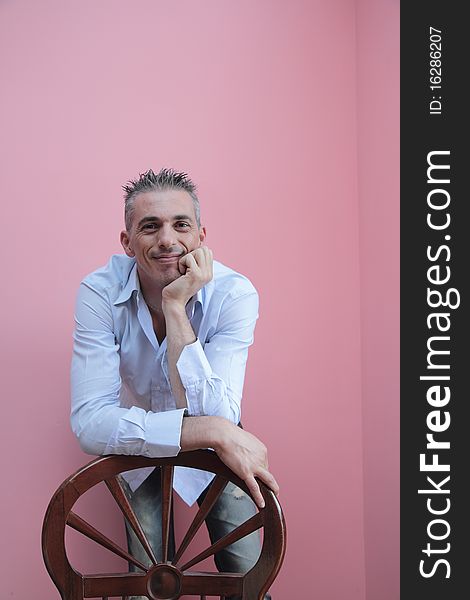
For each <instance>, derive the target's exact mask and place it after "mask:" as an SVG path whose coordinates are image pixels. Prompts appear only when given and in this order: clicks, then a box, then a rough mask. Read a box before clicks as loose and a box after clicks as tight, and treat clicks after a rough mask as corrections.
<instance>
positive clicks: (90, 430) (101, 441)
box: [71, 283, 184, 457]
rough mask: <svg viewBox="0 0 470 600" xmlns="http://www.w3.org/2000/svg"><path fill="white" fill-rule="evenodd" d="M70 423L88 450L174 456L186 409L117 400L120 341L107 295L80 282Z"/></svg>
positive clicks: (176, 452)
mask: <svg viewBox="0 0 470 600" xmlns="http://www.w3.org/2000/svg"><path fill="white" fill-rule="evenodd" d="M75 323H76V326H75V333H74V345H73V357H72V368H71V396H72V410H71V426H72V430H73V432H74V433H75V435H76V436H77V438H78V440H79V442H80V445H81V447H82V450H83V451H84V452H86V453H88V454H94V455H101V454H135V455H140V456H148V457H159V456H175V455H176V454H178V452H179V451H180V438H181V425H182V419H183V414H184V410H183V409H177V410H170V411H166V412H159V413H154V412H147V411H145V410H144V409H142V408H140V407H137V406H133V407H132V408H122V407H120V403H119V394H120V388H121V378H120V374H119V364H120V356H119V344H118V343H117V342H116V338H115V335H114V327H113V317H112V312H111V308H110V302H109V299H108V298H107V297H106V295H105V293H103V292H100V291H98V290H96V289H92V288H91V287H89V286H87V285H86V284H84V283H82V284H81V286H80V289H79V293H78V297H77V304H76V311H75Z"/></svg>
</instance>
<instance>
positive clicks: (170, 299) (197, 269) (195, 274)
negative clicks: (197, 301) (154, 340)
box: [162, 246, 213, 311]
mask: <svg viewBox="0 0 470 600" xmlns="http://www.w3.org/2000/svg"><path fill="white" fill-rule="evenodd" d="M178 268H179V271H180V273H181V274H182V275H181V277H178V279H175V281H172V282H171V283H169V284H168V285H167V286H165V287H164V288H163V291H162V307H163V310H164V311H165V305H166V306H168V304H171V305H175V304H176V305H179V306H182V307H184V306H186V304H187V302H188V301H189V300H190V299H191V298H192V296H194V294H196V293H197V292H198V291H199V290H200V289H201V288H202V287H204V286H205V285H206V283H209V281H211V279H212V277H213V258H212V250H210V249H209V248H207V246H201V247H200V248H196V250H193V251H192V252H188V254H185V255H184V256H182V257H181V258H180V261H179V263H178Z"/></svg>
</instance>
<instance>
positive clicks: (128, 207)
mask: <svg viewBox="0 0 470 600" xmlns="http://www.w3.org/2000/svg"><path fill="white" fill-rule="evenodd" d="M122 189H123V190H124V192H125V194H124V219H125V223H126V229H127V231H130V229H131V226H132V218H133V216H134V203H135V199H136V196H137V195H138V194H140V193H141V192H159V191H163V190H171V189H176V190H184V191H185V192H188V194H189V195H190V196H191V200H192V201H193V205H194V212H195V213H196V222H197V225H198V227H200V226H201V211H200V208H199V199H198V197H197V196H196V186H195V184H194V183H193V182H192V181H191V179H190V178H189V176H188V174H187V173H178V172H177V171H175V170H174V169H161V170H160V171H159V172H158V173H157V174H155V173H154V172H153V171H152V169H149V170H148V171H146V172H145V173H140V175H139V179H131V180H130V181H128V182H127V184H126V185H123V186H122Z"/></svg>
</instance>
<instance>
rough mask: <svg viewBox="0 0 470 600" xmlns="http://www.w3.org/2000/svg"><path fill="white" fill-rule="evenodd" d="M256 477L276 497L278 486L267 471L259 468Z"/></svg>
mask: <svg viewBox="0 0 470 600" xmlns="http://www.w3.org/2000/svg"><path fill="white" fill-rule="evenodd" d="M256 476H257V477H258V478H259V479H261V481H262V482H263V483H265V484H266V485H267V486H268V488H270V489H271V490H272V491H273V492H274V493H275V494H276V496H277V495H278V494H279V484H278V483H277V481H276V480H275V479H274V476H273V475H271V473H270V472H269V471H268V470H267V469H263V468H260V469H259V471H258V472H257V474H256Z"/></svg>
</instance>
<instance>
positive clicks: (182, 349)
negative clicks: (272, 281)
mask: <svg viewBox="0 0 470 600" xmlns="http://www.w3.org/2000/svg"><path fill="white" fill-rule="evenodd" d="M124 191H125V225H126V229H125V230H124V231H122V232H121V243H122V246H123V248H124V251H125V255H115V256H113V257H111V259H110V261H109V263H108V264H107V265H106V266H105V267H103V268H101V269H98V270H97V271H95V272H94V273H91V274H90V275H89V276H87V277H86V278H85V279H84V280H83V281H82V283H81V285H80V289H79V293H78V299H77V306H76V329H75V335H74V353H73V360H72V415H71V423H72V428H73V430H74V432H75V434H76V435H77V437H78V439H79V441H80V444H81V447H82V449H83V450H84V451H85V452H87V453H90V454H97V455H100V454H134V455H142V456H148V457H160V456H174V455H176V454H178V452H179V451H180V450H183V451H184V450H194V449H197V448H213V449H214V450H215V451H216V452H217V454H218V455H219V457H220V458H221V459H222V460H223V461H224V462H225V463H226V464H227V465H228V466H229V467H230V468H231V469H232V470H233V471H234V472H235V473H237V475H239V477H241V478H242V479H243V480H244V481H245V482H246V484H247V486H248V488H249V489H250V491H251V492H252V494H253V497H254V498H255V500H256V502H257V504H258V505H259V506H263V498H262V496H261V493H260V490H259V486H258V484H257V482H256V479H255V477H258V478H260V479H261V480H263V481H264V482H265V483H266V484H267V485H268V486H270V487H271V488H272V489H273V490H274V491H275V492H276V493H277V491H278V486H277V483H276V481H275V479H274V477H273V476H272V474H271V473H270V472H269V470H268V461H267V452H266V448H265V446H264V445H263V444H262V443H261V442H260V441H259V440H258V439H257V438H256V437H255V436H253V435H251V434H250V433H248V432H246V431H243V430H242V429H240V428H239V427H237V424H238V423H239V420H240V403H241V398H242V390H243V381H244V375H245V366H246V361H247V356H248V347H249V346H250V345H251V344H252V342H253V331H254V327H255V323H256V319H257V316H258V295H257V293H256V290H255V288H254V287H253V285H252V284H251V283H250V282H249V280H248V279H247V278H246V277H244V276H242V275H240V274H238V273H236V272H235V271H233V270H231V269H229V268H228V267H226V266H224V265H222V264H221V263H219V262H217V261H214V260H213V258H212V252H211V251H210V250H209V248H207V246H205V245H204V241H205V237H206V231H205V228H204V227H202V226H201V223H200V211H199V200H198V198H197V196H196V193H195V186H194V184H193V183H192V181H191V180H190V179H189V177H188V176H187V175H186V174H185V173H177V172H175V171H174V170H172V169H162V170H161V171H160V172H159V173H158V174H155V173H154V172H153V171H151V170H150V171H147V172H146V173H143V174H141V175H140V177H139V179H137V180H135V181H130V182H129V183H128V185H126V186H125V187H124ZM157 471H158V470H157V469H155V470H153V471H152V469H150V470H148V469H141V470H137V471H132V472H130V473H128V474H126V481H127V485H128V493H129V497H130V500H131V503H132V505H133V508H134V510H135V512H136V513H137V514H138V516H139V517H140V519H141V521H142V522H143V523H145V528H146V533H147V535H148V537H149V539H150V540H151V543H152V545H153V547H154V552H155V554H156V556H157V557H161V530H160V522H161V518H160V512H161V498H160V497H161V493H160V474H159V472H157ZM211 479H212V476H211V475H210V474H208V473H205V472H202V471H197V470H192V469H182V468H178V467H177V468H176V469H175V477H174V488H175V490H176V491H177V492H178V494H179V495H180V496H181V497H182V498H183V500H185V501H186V502H187V503H188V504H192V503H194V502H195V501H196V500H198V501H199V502H200V501H201V499H202V498H203V497H204V490H205V489H206V488H207V486H208V484H209V482H210V481H211ZM254 512H255V507H254V505H253V503H252V501H251V500H250V499H249V498H248V496H246V494H243V493H242V492H241V490H239V489H238V488H235V486H233V485H231V484H229V485H228V486H227V488H226V489H225V491H224V492H223V494H222V495H221V497H220V498H219V500H218V501H217V503H216V504H215V505H214V507H213V509H212V511H211V513H210V514H209V516H208V518H207V526H208V529H209V534H210V536H211V539H212V541H215V540H217V539H219V538H220V537H222V536H223V535H225V534H226V533H228V532H229V531H231V530H232V529H233V528H234V527H236V526H237V525H238V524H239V523H242V522H243V521H245V520H246V519H248V518H249V517H250V516H252V515H253V514H254ZM127 535H128V543H129V548H130V551H131V553H132V554H134V556H136V557H137V558H139V560H140V561H141V562H146V563H148V562H149V559H148V557H147V555H146V554H145V553H144V552H143V548H142V547H141V545H140V543H139V542H138V541H137V540H136V538H135V536H134V533H133V532H132V531H131V530H130V529H128V531H127ZM259 547H260V542H259V537H258V535H257V534H256V533H254V534H251V535H250V536H247V537H246V538H244V539H242V540H240V541H238V542H236V543H235V544H232V545H231V546H229V547H227V548H226V549H225V550H223V551H221V552H219V553H218V554H217V555H216V557H215V558H216V564H217V567H218V568H219V570H222V571H228V572H245V571H247V570H249V569H250V568H251V566H253V564H254V563H255V562H256V560H257V558H258V555H259ZM267 597H268V596H267Z"/></svg>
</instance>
